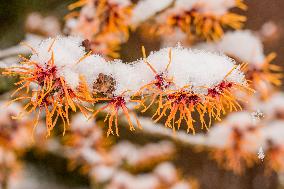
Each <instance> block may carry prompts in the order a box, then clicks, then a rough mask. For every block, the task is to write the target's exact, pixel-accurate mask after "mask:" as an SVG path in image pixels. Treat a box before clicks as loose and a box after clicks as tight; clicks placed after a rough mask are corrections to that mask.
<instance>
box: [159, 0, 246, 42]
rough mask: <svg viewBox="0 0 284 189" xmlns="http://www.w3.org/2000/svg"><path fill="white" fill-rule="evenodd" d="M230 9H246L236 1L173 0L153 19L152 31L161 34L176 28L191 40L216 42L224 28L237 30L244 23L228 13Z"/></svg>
mask: <svg viewBox="0 0 284 189" xmlns="http://www.w3.org/2000/svg"><path fill="white" fill-rule="evenodd" d="M233 7H237V8H240V9H246V5H245V4H244V3H243V2H242V1H239V0H238V1H234V0H232V1H223V0H221V1H219V0H218V1H206V0H204V1H203V0H202V1H197V0H176V1H174V3H173V5H172V6H169V8H167V9H165V11H162V12H161V13H160V14H158V15H157V16H156V17H155V18H154V20H155V22H156V23H157V27H154V31H155V32H156V33H158V34H163V33H165V32H166V33H168V32H173V31H174V29H175V28H179V29H180V30H182V31H183V32H184V33H186V34H187V35H188V36H189V37H191V38H193V37H194V36H198V37H201V38H205V39H208V40H216V39H219V38H220V37H221V36H222V35H223V28H224V27H230V28H233V29H240V28H241V27H242V25H243V22H244V21H245V20H246V18H245V17H244V16H241V15H238V14H235V13H232V12H230V9H231V8H233Z"/></svg>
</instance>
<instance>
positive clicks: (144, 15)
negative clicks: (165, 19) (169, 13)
mask: <svg viewBox="0 0 284 189" xmlns="http://www.w3.org/2000/svg"><path fill="white" fill-rule="evenodd" d="M171 3H173V0H161V1H155V0H154V1H153V0H141V1H139V2H138V4H137V5H136V6H135V7H134V9H133V13H132V21H131V22H132V23H133V24H134V25H137V24H139V23H141V22H143V21H145V20H147V19H149V18H151V17H152V16H154V15H155V14H157V13H158V12H159V11H161V10H163V9H165V8H167V7H168V6H169V5H170V4H171Z"/></svg>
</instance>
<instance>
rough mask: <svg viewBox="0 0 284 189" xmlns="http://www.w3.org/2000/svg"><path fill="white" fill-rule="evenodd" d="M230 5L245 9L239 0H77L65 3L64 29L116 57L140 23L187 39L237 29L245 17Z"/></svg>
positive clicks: (154, 30) (218, 34) (100, 50)
mask: <svg viewBox="0 0 284 189" xmlns="http://www.w3.org/2000/svg"><path fill="white" fill-rule="evenodd" d="M234 7H238V8H241V9H246V5H245V4H244V3H243V2H242V0H230V1H224V0H221V1H220V0H218V1H208V0H202V1H197V0H163V1H152V0H140V1H138V2H137V3H132V2H131V1H130V0H102V1H101V0H79V1H77V2H75V3H73V4H71V5H70V6H69V9H70V10H72V12H71V13H70V14H68V15H67V16H66V27H65V30H66V32H67V33H68V34H71V35H79V36H82V37H83V38H85V39H87V41H86V44H87V46H88V48H90V49H92V51H93V52H95V53H99V54H102V55H106V56H107V57H115V58H116V57H118V56H119V54H118V53H117V52H116V51H117V50H118V49H119V45H120V44H121V43H124V42H126V41H127V40H128V37H129V30H130V29H136V28H138V27H139V28H140V26H141V28H142V29H143V28H144V27H146V28H148V27H150V28H152V29H151V31H152V32H150V33H153V32H154V33H155V34H164V33H170V32H176V31H177V30H178V31H182V32H184V33H186V34H187V36H188V37H189V38H191V39H193V38H195V37H198V38H201V39H208V40H216V39H219V38H220V37H221V36H222V35H223V28H227V27H230V28H233V29H239V28H241V27H242V25H243V22H244V21H245V20H246V18H245V17H244V16H241V15H238V14H235V13H232V12H230V9H231V8H234ZM148 31H149V30H148ZM147 33H149V32H147Z"/></svg>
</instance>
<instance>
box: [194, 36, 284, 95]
mask: <svg viewBox="0 0 284 189" xmlns="http://www.w3.org/2000/svg"><path fill="white" fill-rule="evenodd" d="M196 48H198V49H206V50H209V51H219V52H222V53H225V54H227V55H228V56H230V57H232V58H234V59H235V60H236V61H237V62H239V63H242V62H244V63H245V64H246V66H244V67H243V71H244V72H245V75H246V77H247V79H248V80H249V81H251V82H252V86H253V88H254V89H255V90H257V91H258V92H260V93H261V94H262V96H263V97H267V96H268V93H269V90H271V84H272V85H275V86H280V85H281V78H282V73H280V71H281V68H280V67H279V66H277V65H273V64H271V61H272V60H273V59H274V58H275V57H276V54H275V53H270V54H269V55H267V56H265V54H264V49H263V44H262V42H261V40H260V39H259V38H258V37H257V36H256V35H254V34H253V33H252V32H251V31H249V30H243V31H235V32H228V33H225V35H224V36H223V37H222V38H221V40H220V41H218V42H215V43H207V44H205V43H202V44H198V45H196Z"/></svg>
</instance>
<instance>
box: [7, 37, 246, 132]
mask: <svg viewBox="0 0 284 189" xmlns="http://www.w3.org/2000/svg"><path fill="white" fill-rule="evenodd" d="M83 42H84V40H82V39H81V38H79V37H57V38H54V39H47V40H44V41H42V42H41V43H40V44H38V45H37V46H34V47H31V46H29V47H30V49H31V50H32V55H31V57H30V58H29V59H28V58H24V57H22V58H23V62H21V63H22V64H23V65H20V66H16V67H10V68H7V69H6V72H5V74H7V75H14V74H19V75H20V78H21V79H20V81H19V82H17V83H16V85H17V86H18V87H19V88H18V89H17V90H16V91H15V93H14V94H16V93H18V92H21V91H22V90H23V89H27V92H28V91H29V89H30V86H31V85H32V94H31V95H28V96H27V95H20V96H19V98H16V99H15V100H14V101H17V100H23V99H27V100H29V103H28V104H27V105H26V107H25V109H26V110H27V112H33V111H36V110H37V109H38V115H37V118H36V119H38V118H39V116H40V114H41V112H45V115H46V125H47V128H48V131H50V130H51V129H52V128H53V127H54V126H55V124H56V122H57V119H58V118H59V117H61V118H62V120H63V121H64V126H65V124H67V125H69V118H68V114H69V113H68V112H69V109H71V110H72V111H76V109H77V108H79V110H80V111H81V112H82V113H83V114H84V115H87V114H88V111H92V110H91V109H90V108H89V107H87V105H91V104H93V103H101V102H104V103H106V105H103V106H102V107H100V108H99V109H97V110H96V111H95V112H94V113H93V116H94V117H95V116H96V115H97V114H98V113H100V112H102V111H104V110H107V109H108V110H109V111H110V112H109V113H108V115H107V117H106V119H105V121H106V120H108V123H109V124H108V125H109V129H108V135H109V134H114V132H113V122H114V126H115V134H116V135H118V133H119V132H118V130H119V129H118V115H119V112H120V111H122V112H123V113H124V115H125V116H126V117H127V120H128V123H129V126H130V130H134V126H133V124H132V122H131V115H132V116H134V117H136V115H135V113H134V112H133V111H132V110H131V109H132V108H131V104H136V105H137V106H138V107H139V106H144V107H146V105H145V103H146V101H147V99H148V98H150V99H151V101H152V103H150V105H148V107H149V106H151V105H152V104H153V103H156V102H158V103H159V108H158V109H157V112H156V114H154V117H155V119H156V121H158V120H159V119H161V118H162V117H163V116H166V112H167V110H168V109H170V110H171V112H170V114H169V115H168V116H167V121H166V126H168V127H171V128H173V129H174V130H175V129H176V128H177V129H178V128H179V127H180V125H181V123H182V122H183V121H185V123H187V126H188V131H189V130H190V129H191V130H192V131H193V132H194V126H193V122H194V121H193V118H192V117H191V113H192V112H193V111H195V110H196V111H197V112H198V113H199V114H200V121H201V123H202V127H206V128H208V125H209V126H210V124H211V121H210V123H209V124H208V125H207V124H206V123H205V120H204V115H205V113H208V115H209V117H210V119H211V118H214V119H218V120H219V119H220V118H221V115H222V114H225V113H226V112H227V110H229V111H234V110H238V109H240V108H241V107H240V105H239V104H238V101H237V100H238V99H237V97H235V96H234V95H233V93H232V92H233V91H234V90H241V91H250V88H249V86H248V84H247V81H246V79H245V76H244V74H243V72H242V71H241V66H240V65H236V63H235V62H234V61H233V60H232V59H230V58H228V57H227V56H225V55H222V54H217V53H210V52H205V51H197V50H191V49H186V48H183V47H180V46H177V47H174V48H164V49H161V50H159V51H157V52H152V53H150V55H149V56H148V57H147V56H146V52H145V50H143V55H144V58H143V59H139V60H137V61H135V62H131V63H128V64H125V63H123V62H122V61H121V60H114V61H106V60H105V59H104V58H102V57H100V56H99V55H93V54H91V53H90V52H86V49H85V47H84V46H83ZM14 94H13V95H14ZM20 94H21V93H20ZM27 94H29V93H27ZM157 94H158V95H157ZM146 109H147V108H146ZM144 110H145V109H144ZM178 112H180V117H179V118H178V117H177V115H178V114H177V113H178ZM175 120H176V121H175ZM136 122H137V125H138V126H139V127H141V125H140V124H139V121H138V120H137V119H136ZM175 124H177V127H176V126H175ZM64 128H65V127H64Z"/></svg>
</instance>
